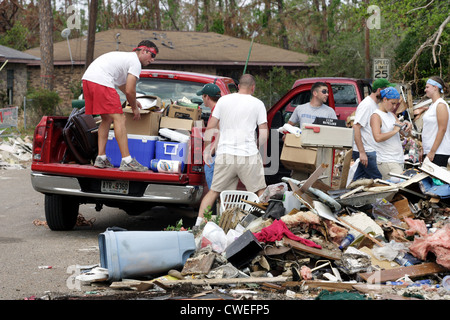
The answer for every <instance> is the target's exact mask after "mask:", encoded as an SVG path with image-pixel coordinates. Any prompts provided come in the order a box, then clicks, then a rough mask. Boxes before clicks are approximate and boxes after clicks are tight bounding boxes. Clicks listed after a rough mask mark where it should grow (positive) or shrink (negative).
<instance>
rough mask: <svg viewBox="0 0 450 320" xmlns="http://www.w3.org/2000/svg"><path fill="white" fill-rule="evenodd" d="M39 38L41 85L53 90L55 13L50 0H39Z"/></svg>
mask: <svg viewBox="0 0 450 320" xmlns="http://www.w3.org/2000/svg"><path fill="white" fill-rule="evenodd" d="M39 27H40V29H39V40H40V44H41V45H40V49H41V87H42V88H43V89H46V90H50V91H52V90H53V86H54V74H53V70H54V68H53V14H52V6H51V2H50V0H41V1H39Z"/></svg>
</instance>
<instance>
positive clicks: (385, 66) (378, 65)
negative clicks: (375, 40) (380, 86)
mask: <svg viewBox="0 0 450 320" xmlns="http://www.w3.org/2000/svg"><path fill="white" fill-rule="evenodd" d="M390 72H391V70H390V60H389V59H380V58H378V59H373V78H374V79H386V80H389V76H390Z"/></svg>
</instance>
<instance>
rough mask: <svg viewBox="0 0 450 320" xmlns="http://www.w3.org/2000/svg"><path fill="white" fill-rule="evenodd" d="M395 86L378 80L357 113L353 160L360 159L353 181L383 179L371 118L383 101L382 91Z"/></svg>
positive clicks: (354, 127)
mask: <svg viewBox="0 0 450 320" xmlns="http://www.w3.org/2000/svg"><path fill="white" fill-rule="evenodd" d="M391 86H393V85H392V84H391V83H389V81H387V80H386V79H377V80H375V81H374V82H373V83H372V93H371V94H370V95H368V96H367V97H365V98H364V99H363V101H361V102H360V104H359V105H358V107H357V108H356V112H355V120H354V122H353V134H354V141H353V153H352V158H353V160H355V161H356V160H357V159H358V158H359V164H358V167H357V168H356V171H355V174H354V176H353V179H352V181H356V180H358V179H364V178H367V179H381V173H380V171H379V170H378V167H377V154H376V145H377V143H376V142H375V139H374V138H373V133H372V128H371V127H370V116H371V115H372V113H374V111H375V110H377V109H378V103H379V102H380V101H381V96H380V91H381V90H383V89H385V88H387V87H391Z"/></svg>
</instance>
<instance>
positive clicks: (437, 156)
mask: <svg viewBox="0 0 450 320" xmlns="http://www.w3.org/2000/svg"><path fill="white" fill-rule="evenodd" d="M444 91H448V87H447V86H446V85H445V83H444V81H443V80H442V79H441V78H439V77H431V78H430V79H428V81H427V84H426V86H425V93H426V95H427V97H428V98H430V99H431V101H432V104H431V106H430V107H429V108H428V110H427V111H426V112H425V113H424V115H423V128H422V147H423V154H424V159H425V157H428V159H430V161H431V162H433V163H434V164H436V165H438V166H441V167H447V163H448V160H449V157H450V120H449V113H450V112H449V108H448V104H447V102H445V100H444V99H442V97H441V95H442V94H443V93H444Z"/></svg>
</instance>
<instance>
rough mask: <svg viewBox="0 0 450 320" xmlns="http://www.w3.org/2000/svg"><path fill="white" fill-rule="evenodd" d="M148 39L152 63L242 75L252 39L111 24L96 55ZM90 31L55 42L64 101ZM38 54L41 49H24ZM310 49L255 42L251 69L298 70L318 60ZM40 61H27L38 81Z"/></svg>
mask: <svg viewBox="0 0 450 320" xmlns="http://www.w3.org/2000/svg"><path fill="white" fill-rule="evenodd" d="M144 39H148V40H151V41H153V42H155V44H156V45H157V46H158V49H159V54H158V56H157V58H156V60H155V62H154V63H152V64H151V65H150V68H157V69H175V70H180V71H192V72H202V73H209V74H217V75H224V76H230V77H232V78H235V79H237V78H239V76H240V75H241V74H242V72H243V70H244V67H245V64H246V60H247V57H248V55H249V49H250V44H251V42H250V41H248V40H242V39H238V38H234V37H230V36H226V35H222V34H217V33H213V32H188V31H152V30H126V29H111V30H107V31H102V32H98V33H96V35H95V50H94V59H95V58H96V57H98V56H100V55H101V54H104V53H106V52H110V51H114V50H118V51H132V50H133V48H135V47H136V46H137V44H138V43H139V42H140V41H141V40H144ZM86 48H87V36H82V37H79V38H73V39H70V36H69V40H64V41H61V42H56V43H54V65H55V89H56V90H57V91H58V92H59V93H60V97H61V98H63V99H64V100H65V101H70V100H71V99H73V93H72V91H71V89H72V90H73V89H74V88H75V86H79V85H80V79H81V76H82V75H83V72H84V69H85V57H86ZM25 52H26V53H27V54H30V55H34V56H38V57H40V49H39V48H33V49H30V50H27V51H25ZM308 60H309V56H308V55H306V54H302V53H298V52H294V51H289V50H284V49H280V48H276V47H272V46H268V45H263V44H259V43H256V42H254V43H253V45H252V50H251V54H250V58H249V62H248V66H247V72H250V73H252V74H258V73H264V72H267V71H269V70H270V69H272V68H273V67H274V66H280V67H283V68H286V69H289V70H300V69H305V68H311V67H313V66H314V64H313V63H310V62H309V61H308ZM39 68H40V64H39V61H36V62H35V63H33V64H29V73H30V76H29V81H30V85H31V86H33V87H38V86H39V74H40V71H39Z"/></svg>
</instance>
